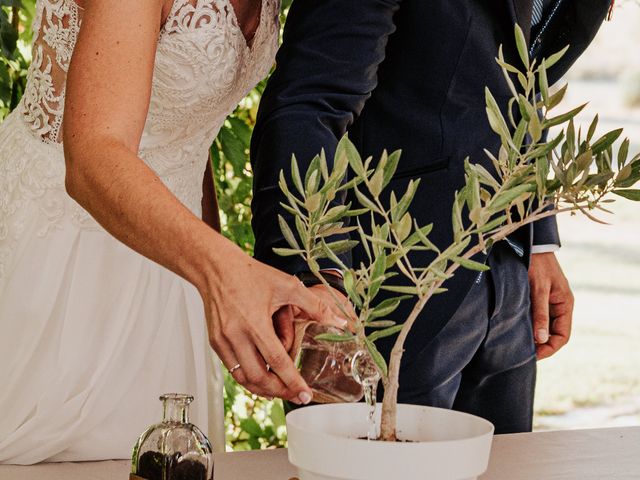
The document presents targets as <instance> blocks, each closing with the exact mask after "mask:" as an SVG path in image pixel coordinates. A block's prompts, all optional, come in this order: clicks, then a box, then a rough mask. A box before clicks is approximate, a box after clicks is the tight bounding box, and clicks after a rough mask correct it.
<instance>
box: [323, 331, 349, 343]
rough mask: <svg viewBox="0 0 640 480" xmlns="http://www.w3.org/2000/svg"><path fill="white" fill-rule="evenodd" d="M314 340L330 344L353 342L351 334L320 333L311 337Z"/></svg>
mask: <svg viewBox="0 0 640 480" xmlns="http://www.w3.org/2000/svg"><path fill="white" fill-rule="evenodd" d="M313 338H314V340H317V341H319V342H331V343H341V342H353V341H354V340H355V337H354V336H353V335H352V334H351V333H348V332H346V333H343V334H338V333H321V334H319V335H316V336H315V337H313Z"/></svg>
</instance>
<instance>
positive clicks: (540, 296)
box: [529, 253, 574, 360]
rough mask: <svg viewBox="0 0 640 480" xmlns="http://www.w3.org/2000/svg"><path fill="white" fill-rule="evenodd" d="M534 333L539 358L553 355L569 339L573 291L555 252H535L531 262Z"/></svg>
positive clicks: (530, 280)
mask: <svg viewBox="0 0 640 480" xmlns="http://www.w3.org/2000/svg"><path fill="white" fill-rule="evenodd" d="M529 284H530V287H531V311H532V316H533V334H534V337H535V340H536V355H537V357H538V360H542V359H543V358H547V357H550V356H551V355H553V354H555V353H556V352H557V351H558V350H560V349H561V348H562V347H563V346H564V345H566V344H567V342H568V341H569V336H570V335H571V322H572V316H573V302H574V299H573V293H572V292H571V288H570V287H569V282H568V281H567V278H566V277H565V276H564V273H562V268H560V264H559V263H558V260H557V259H556V256H555V254H554V253H535V254H533V255H532V256H531V265H530V266H529Z"/></svg>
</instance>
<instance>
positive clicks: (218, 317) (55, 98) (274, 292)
mask: <svg viewBox="0 0 640 480" xmlns="http://www.w3.org/2000/svg"><path fill="white" fill-rule="evenodd" d="M37 12H38V15H37V18H36V21H35V24H34V32H35V40H34V45H33V63H32V65H31V68H30V71H29V78H28V86H27V89H26V92H25V94H24V97H23V99H22V101H21V103H20V105H19V107H18V108H17V109H16V110H15V111H14V112H13V113H12V114H11V115H10V116H9V117H8V118H7V120H6V121H5V122H4V123H3V124H2V125H1V126H0V385H2V388H1V389H0V412H2V415H0V462H5V463H18V464H29V463H35V462H40V461H45V460H46V461H69V460H74V461H80V460H99V459H109V458H128V457H129V456H130V449H131V447H132V445H133V443H134V441H135V439H136V437H137V435H138V434H139V433H140V432H141V431H142V430H143V429H144V428H145V427H146V426H147V425H149V424H151V423H154V422H155V421H157V420H158V419H159V417H160V412H159V411H158V408H157V407H156V403H157V402H156V398H157V397H158V395H160V394H162V393H165V392H170V391H180V392H187V393H191V394H194V395H195V397H196V402H195V403H194V405H193V411H192V421H193V422H194V423H196V424H199V425H200V426H201V427H202V428H203V429H205V430H206V429H208V431H209V435H210V436H211V439H212V441H213V444H214V446H215V448H217V449H218V450H222V449H223V448H224V430H223V404H222V390H221V389H222V379H221V374H220V371H219V368H218V367H217V364H218V362H217V360H215V359H214V354H213V352H212V351H211V349H210V347H209V343H208V341H207V340H208V339H209V340H210V342H211V345H213V347H214V348H215V350H216V352H217V353H218V355H219V357H220V359H221V360H222V362H223V363H224V364H225V365H226V367H227V368H228V369H231V370H232V371H233V375H234V377H235V379H236V380H237V381H238V382H240V383H241V384H243V385H245V386H246V387H247V388H249V389H250V390H252V391H253V392H256V393H258V394H262V395H265V396H279V397H282V398H285V399H288V400H291V401H294V402H297V403H307V402H309V401H310V399H311V397H310V389H309V388H308V386H307V385H306V384H305V383H304V382H303V380H302V379H301V377H300V376H299V374H298V372H297V371H296V370H295V368H294V366H293V364H292V362H291V361H290V360H289V359H288V357H287V355H286V351H285V350H284V348H283V346H282V344H281V343H280V341H279V340H278V337H277V335H276V333H275V331H274V328H273V323H272V322H273V320H272V316H273V315H274V314H277V312H280V311H282V310H283V309H291V308H293V307H297V308H300V309H301V310H303V311H305V312H306V313H307V314H308V315H310V316H311V317H313V318H315V319H317V320H319V321H324V322H328V323H333V324H341V323H343V322H342V321H340V320H339V318H337V314H336V312H335V311H332V310H331V308H332V307H329V306H328V305H327V304H324V303H322V301H321V300H319V299H318V297H316V296H314V295H313V294H312V293H310V292H309V291H308V290H306V289H305V288H304V287H303V286H302V284H301V283H300V282H298V281H297V280H296V279H294V278H293V277H290V276H288V275H286V274H284V273H281V272H279V271H276V270H274V269H272V268H270V267H268V266H266V265H263V264H261V263H259V262H257V261H255V260H253V259H252V258H250V257H248V256H247V255H245V254H244V253H243V252H242V251H241V250H240V249H239V248H238V247H236V246H235V245H233V244H232V243H231V242H229V241H228V240H226V239H224V238H223V237H222V236H221V235H220V234H219V233H217V232H215V231H214V230H213V229H212V228H211V227H210V226H208V225H207V224H206V223H205V222H204V221H203V220H201V219H200V217H201V215H202V213H203V211H204V213H205V217H207V211H209V215H208V216H209V223H210V224H213V223H214V222H213V221H212V218H213V216H212V215H210V213H211V212H210V211H211V210H212V209H211V205H212V202H213V198H214V197H213V191H212V189H211V187H210V181H207V180H206V179H207V177H206V176H205V175H206V173H205V168H207V164H208V162H207V159H208V148H209V146H210V145H211V143H212V141H213V139H214V138H215V136H216V135H217V132H218V129H219V128H220V126H221V125H222V123H223V122H224V120H225V117H226V116H227V114H229V113H230V112H231V111H232V110H233V109H234V107H235V105H236V104H237V102H238V101H239V100H240V99H241V98H242V97H243V96H244V95H246V93H247V92H248V91H249V90H250V89H251V88H252V87H253V86H254V85H255V84H256V83H257V82H258V81H259V80H260V79H261V78H262V77H264V76H265V75H266V73H267V72H268V70H269V67H270V66H271V65H272V62H273V58H274V54H275V51H276V45H277V37H278V13H279V5H278V0H136V1H131V0H38V3H37ZM63 112H64V115H63ZM65 160H66V165H65ZM203 178H204V179H205V181H204V182H203ZM208 178H209V179H210V178H211V177H210V176H209V177H208ZM203 185H204V189H203ZM65 187H66V188H65ZM67 192H68V193H67ZM121 242H122V243H121ZM134 250H135V251H134ZM136 252H138V253H136ZM155 262H157V263H155ZM203 302H204V308H203ZM205 320H206V321H205ZM207 328H208V332H207Z"/></svg>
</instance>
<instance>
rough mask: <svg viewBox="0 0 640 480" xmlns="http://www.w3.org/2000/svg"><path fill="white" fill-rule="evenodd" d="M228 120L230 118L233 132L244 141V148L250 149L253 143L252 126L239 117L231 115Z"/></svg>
mask: <svg viewBox="0 0 640 480" xmlns="http://www.w3.org/2000/svg"><path fill="white" fill-rule="evenodd" d="M227 120H229V124H230V125H231V129H232V130H233V133H234V134H235V135H236V137H238V139H239V140H240V141H241V142H242V143H243V145H244V148H246V149H248V148H249V146H250V144H251V127H249V125H247V123H246V122H245V121H244V120H242V119H240V118H238V117H234V116H230V117H228V118H227Z"/></svg>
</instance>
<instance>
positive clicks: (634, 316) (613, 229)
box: [535, 0, 640, 429]
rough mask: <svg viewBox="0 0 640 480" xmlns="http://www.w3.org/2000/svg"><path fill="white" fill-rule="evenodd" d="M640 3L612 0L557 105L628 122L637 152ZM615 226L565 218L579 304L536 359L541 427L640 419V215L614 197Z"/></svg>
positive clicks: (566, 251)
mask: <svg viewBox="0 0 640 480" xmlns="http://www.w3.org/2000/svg"><path fill="white" fill-rule="evenodd" d="M638 26H640V3H638V2H636V1H635V0H630V1H626V2H616V7H615V8H614V10H613V16H612V19H611V21H610V22H605V23H604V25H603V26H602V28H601V29H600V32H599V33H598V36H597V37H596V39H595V41H594V42H593V44H592V45H591V46H590V47H589V50H587V52H586V53H585V54H584V55H583V56H582V57H581V58H580V59H579V60H578V62H577V63H576V64H575V65H574V67H573V68H572V70H571V71H570V73H569V75H568V76H567V79H566V80H567V81H568V82H569V89H568V92H567V96H566V98H565V100H564V102H563V105H561V106H560V107H558V108H559V109H560V110H565V109H569V107H575V106H578V105H581V104H583V103H587V102H588V103H589V105H588V106H587V108H585V110H584V111H583V112H582V113H581V114H580V115H579V117H578V121H577V125H576V126H578V125H580V126H582V129H583V131H586V130H587V129H588V128H589V123H590V122H591V120H592V119H593V116H594V115H595V114H596V112H597V113H598V114H599V118H600V121H599V128H598V131H599V132H600V133H605V132H607V131H609V130H612V129H614V128H619V127H624V129H625V131H624V134H623V135H626V136H627V137H629V139H630V140H631V151H632V152H638V151H640V53H639V52H638V45H640V28H638ZM611 210H612V211H613V212H614V214H615V215H606V214H604V215H600V216H599V218H600V219H601V220H604V221H607V222H609V223H611V226H604V225H598V224H595V223H593V222H591V221H589V220H587V219H586V218H584V217H582V216H574V217H570V216H561V217H560V218H559V223H560V235H561V238H562V245H563V246H562V249H561V250H560V252H559V254H558V256H559V259H560V262H561V264H562V266H563V268H564V270H565V274H566V275H567V277H568V279H569V282H570V283H571V285H572V287H573V290H574V294H575V298H576V307H575V313H574V324H573V325H574V329H573V335H572V338H571V341H570V342H569V344H568V345H567V346H566V347H565V348H564V349H563V350H561V351H560V352H559V353H558V354H557V355H555V356H554V357H552V358H550V359H548V360H545V361H543V362H540V363H539V371H538V387H537V394H536V404H535V406H536V412H537V414H536V420H535V425H536V428H537V429H564V428H583V427H606V426H622V425H640V348H639V347H640V242H639V241H638V240H639V239H640V213H639V212H638V210H637V208H635V209H634V208H633V207H632V203H631V202H630V201H628V200H625V199H622V198H621V199H619V200H618V199H616V202H615V203H614V204H613V206H612V209H611Z"/></svg>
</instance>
